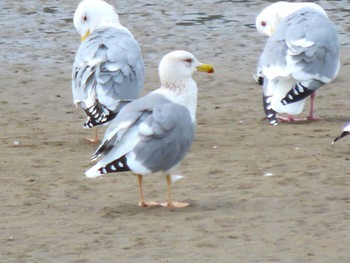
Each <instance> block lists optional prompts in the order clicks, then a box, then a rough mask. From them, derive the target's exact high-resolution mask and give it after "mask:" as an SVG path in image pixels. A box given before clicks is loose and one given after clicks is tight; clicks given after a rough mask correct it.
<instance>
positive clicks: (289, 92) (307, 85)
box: [257, 3, 340, 125]
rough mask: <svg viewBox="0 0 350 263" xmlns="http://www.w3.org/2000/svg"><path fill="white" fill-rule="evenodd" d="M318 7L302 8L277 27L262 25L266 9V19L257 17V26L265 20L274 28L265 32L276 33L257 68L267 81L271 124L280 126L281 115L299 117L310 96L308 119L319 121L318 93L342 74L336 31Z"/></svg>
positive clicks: (265, 90)
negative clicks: (315, 113)
mask: <svg viewBox="0 0 350 263" xmlns="http://www.w3.org/2000/svg"><path fill="white" fill-rule="evenodd" d="M289 4H290V3H289ZM308 4H311V3H308ZM315 6H317V5H315V4H312V5H311V6H309V5H307V7H302V5H299V8H296V10H297V11H295V12H293V13H291V14H290V15H288V16H287V17H285V18H284V19H283V18H282V19H281V20H280V21H279V24H277V25H275V24H273V23H272V22H271V21H274V20H266V21H267V22H265V23H266V24H265V23H262V22H264V21H265V20H264V19H263V18H264V17H266V16H267V13H268V12H267V13H266V10H264V11H263V12H262V13H263V14H265V15H264V16H261V15H259V16H258V19H257V27H258V24H259V22H258V21H262V22H261V23H262V25H265V27H268V26H271V28H272V30H266V32H271V31H273V30H275V31H274V33H273V34H272V35H271V37H270V38H269V39H268V40H267V43H266V46H265V48H264V51H263V53H262V55H261V57H260V61H259V65H258V67H260V69H261V74H262V76H263V78H264V84H263V95H264V100H263V105H264V110H265V113H266V116H267V118H268V120H269V122H270V123H271V124H272V125H276V124H277V114H278V113H287V114H289V115H297V114H300V113H301V112H302V110H303V108H304V104H305V99H306V98H307V97H308V96H309V95H311V103H310V113H309V116H308V119H311V120H312V119H316V118H315V117H314V116H313V98H314V95H315V91H316V90H317V89H318V88H320V87H321V86H322V85H323V84H325V83H330V82H331V81H333V80H334V79H335V78H336V76H337V74H338V72H339V68H340V61H339V41H338V35H337V32H336V29H335V27H334V25H333V23H332V22H331V21H330V20H329V19H328V16H327V14H326V13H325V11H324V10H323V9H322V8H321V7H319V6H317V7H315ZM273 10H274V12H279V11H278V10H281V13H282V14H283V12H282V11H283V9H282V8H280V9H273ZM272 13H273V12H272ZM271 17H274V15H271ZM258 30H259V29H258ZM286 120H294V119H293V118H290V117H288V119H286Z"/></svg>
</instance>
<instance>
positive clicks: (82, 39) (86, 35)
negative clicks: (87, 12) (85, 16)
mask: <svg viewBox="0 0 350 263" xmlns="http://www.w3.org/2000/svg"><path fill="white" fill-rule="evenodd" d="M88 36H90V30H88V31H86V34H85V35H84V36H82V37H81V42H83V41H84V40H85V39H86V38H87V37H88Z"/></svg>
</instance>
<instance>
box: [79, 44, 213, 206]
mask: <svg viewBox="0 0 350 263" xmlns="http://www.w3.org/2000/svg"><path fill="white" fill-rule="evenodd" d="M196 71H203V72H207V73H212V72H214V69H213V67H212V66H211V65H209V64H202V63H200V62H199V61H198V60H197V59H196V58H195V57H194V56H193V55H192V54H191V53H189V52H187V51H182V50H177V51H173V52H170V53H168V54H167V55H165V56H164V57H163V59H162V60H161V62H160V64H159V77H160V82H161V87H160V88H159V89H157V90H155V91H153V92H151V93H149V94H148V95H146V96H144V97H142V98H139V99H136V100H134V101H132V102H130V103H129V104H127V105H126V106H125V107H124V108H122V110H121V111H120V113H119V114H118V115H117V117H116V118H115V119H114V120H113V121H112V122H111V124H110V125H109V127H108V129H107V131H106V133H105V136H104V139H103V141H102V143H101V145H100V146H99V147H98V149H97V150H96V152H95V153H94V154H93V156H92V159H93V160H95V159H97V158H100V160H99V161H98V162H97V163H96V164H95V165H94V166H93V167H92V168H90V169H89V170H87V171H86V176H87V177H90V178H94V177H99V176H102V175H104V174H107V173H114V172H122V171H132V172H133V173H134V174H136V175H137V177H138V182H139V190H140V199H141V200H140V203H139V205H140V206H142V207H147V206H157V205H162V206H168V207H174V208H176V207H186V206H188V205H189V203H181V202H174V201H173V200H172V195H171V185H172V181H173V180H172V179H173V176H172V174H173V171H174V168H176V167H177V165H178V164H179V163H180V161H181V160H182V159H183V158H184V157H185V155H186V153H187V152H188V150H189V149H190V146H191V144H192V142H193V138H194V134H195V126H196V108H197V85H196V82H195V81H194V80H193V79H192V74H193V73H194V72H196ZM156 172H161V173H162V174H163V175H165V176H166V181H167V184H168V202H166V203H157V202H146V201H145V200H144V196H143V191H142V178H143V176H144V175H147V174H150V173H156Z"/></svg>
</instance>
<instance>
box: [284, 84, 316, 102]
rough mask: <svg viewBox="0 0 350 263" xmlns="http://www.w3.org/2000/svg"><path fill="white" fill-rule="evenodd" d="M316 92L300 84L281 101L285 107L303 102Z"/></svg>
mask: <svg viewBox="0 0 350 263" xmlns="http://www.w3.org/2000/svg"><path fill="white" fill-rule="evenodd" d="M313 92H314V91H313V90H311V89H308V88H307V87H305V86H303V85H302V84H301V83H300V82H297V84H296V85H295V86H294V88H292V89H291V90H290V91H289V92H288V93H287V94H286V96H285V97H284V98H283V99H282V100H281V103H282V104H283V105H287V104H290V103H293V102H297V101H301V100H303V99H305V98H306V97H308V96H310V95H311V94H312V93H313Z"/></svg>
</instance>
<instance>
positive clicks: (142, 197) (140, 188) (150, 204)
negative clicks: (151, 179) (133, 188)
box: [137, 174, 160, 207]
mask: <svg viewBox="0 0 350 263" xmlns="http://www.w3.org/2000/svg"><path fill="white" fill-rule="evenodd" d="M137 179H138V182H139V191H140V202H139V206H141V207H149V206H160V203H158V202H152V201H151V202H145V198H144V196H143V190H142V175H141V174H138V175H137Z"/></svg>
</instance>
